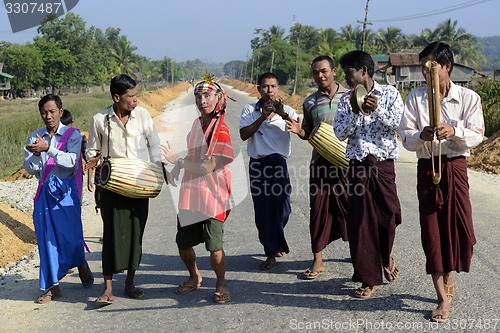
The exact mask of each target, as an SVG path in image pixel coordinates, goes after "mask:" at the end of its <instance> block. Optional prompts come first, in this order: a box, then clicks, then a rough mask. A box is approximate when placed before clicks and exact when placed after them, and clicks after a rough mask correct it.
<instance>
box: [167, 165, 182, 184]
mask: <svg viewBox="0 0 500 333" xmlns="http://www.w3.org/2000/svg"><path fill="white" fill-rule="evenodd" d="M180 173H181V168H180V167H179V165H178V164H177V163H175V166H174V168H173V169H172V170H171V171H170V173H169V174H168V184H172V186H173V187H177V184H176V183H175V182H176V181H179V174H180Z"/></svg>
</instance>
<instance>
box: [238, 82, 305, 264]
mask: <svg viewBox="0 0 500 333" xmlns="http://www.w3.org/2000/svg"><path fill="white" fill-rule="evenodd" d="M257 84H258V85H257V89H258V90H259V93H260V96H261V98H260V99H259V100H258V101H257V103H252V104H247V105H245V106H244V107H243V110H242V111H241V117H240V137H241V139H242V140H243V141H246V140H248V144H247V153H248V155H249V156H250V163H249V174H250V189H251V193H252V201H253V207H254V213H255V225H256V226H257V230H258V232H259V240H260V243H261V244H262V246H263V247H264V253H265V255H266V260H265V261H264V262H262V263H261V264H260V265H259V269H262V270H269V269H271V268H273V267H274V266H275V265H276V257H281V256H283V255H284V254H286V253H288V252H289V248H288V244H287V242H286V239H285V226H286V224H287V223H288V218H289V216H290V213H291V212H292V208H291V206H290V194H291V188H292V186H291V184H290V177H289V174H288V166H287V163H286V159H287V158H288V156H289V155H290V152H291V138H290V133H289V132H288V131H287V128H286V122H285V120H284V119H283V116H280V115H278V114H277V113H276V111H277V110H276V108H275V106H274V105H273V101H275V100H277V99H278V98H279V92H280V86H279V83H278V78H277V77H276V75H274V74H273V73H269V72H268V73H264V74H262V75H260V76H259V79H258V82H257ZM282 107H283V111H284V112H285V113H286V114H287V115H288V116H287V118H288V117H290V118H291V119H294V120H296V119H297V115H296V112H295V110H294V109H293V108H292V107H290V106H288V105H282Z"/></svg>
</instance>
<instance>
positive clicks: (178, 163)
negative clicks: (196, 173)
mask: <svg viewBox="0 0 500 333" xmlns="http://www.w3.org/2000/svg"><path fill="white" fill-rule="evenodd" d="M177 166H178V167H179V169H182V168H184V159H183V158H179V159H178V160H177Z"/></svg>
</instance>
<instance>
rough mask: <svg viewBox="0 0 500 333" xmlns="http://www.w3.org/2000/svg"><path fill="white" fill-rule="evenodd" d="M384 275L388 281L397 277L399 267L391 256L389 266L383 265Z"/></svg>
mask: <svg viewBox="0 0 500 333" xmlns="http://www.w3.org/2000/svg"><path fill="white" fill-rule="evenodd" d="M391 266H392V267H391ZM384 277H385V279H386V280H387V281H389V282H394V281H396V280H397V279H398V277H399V268H398V265H396V261H395V260H394V258H393V257H392V256H391V257H390V261H389V267H384Z"/></svg>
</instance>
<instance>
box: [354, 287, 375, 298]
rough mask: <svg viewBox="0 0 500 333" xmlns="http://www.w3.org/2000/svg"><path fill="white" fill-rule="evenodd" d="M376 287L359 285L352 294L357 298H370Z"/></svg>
mask: <svg viewBox="0 0 500 333" xmlns="http://www.w3.org/2000/svg"><path fill="white" fill-rule="evenodd" d="M375 289H376V287H375V286H373V287H370V286H361V287H359V288H358V289H356V290H355V291H354V296H355V297H357V298H362V299H367V298H370V297H371V296H372V294H373V292H374V291H375Z"/></svg>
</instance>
